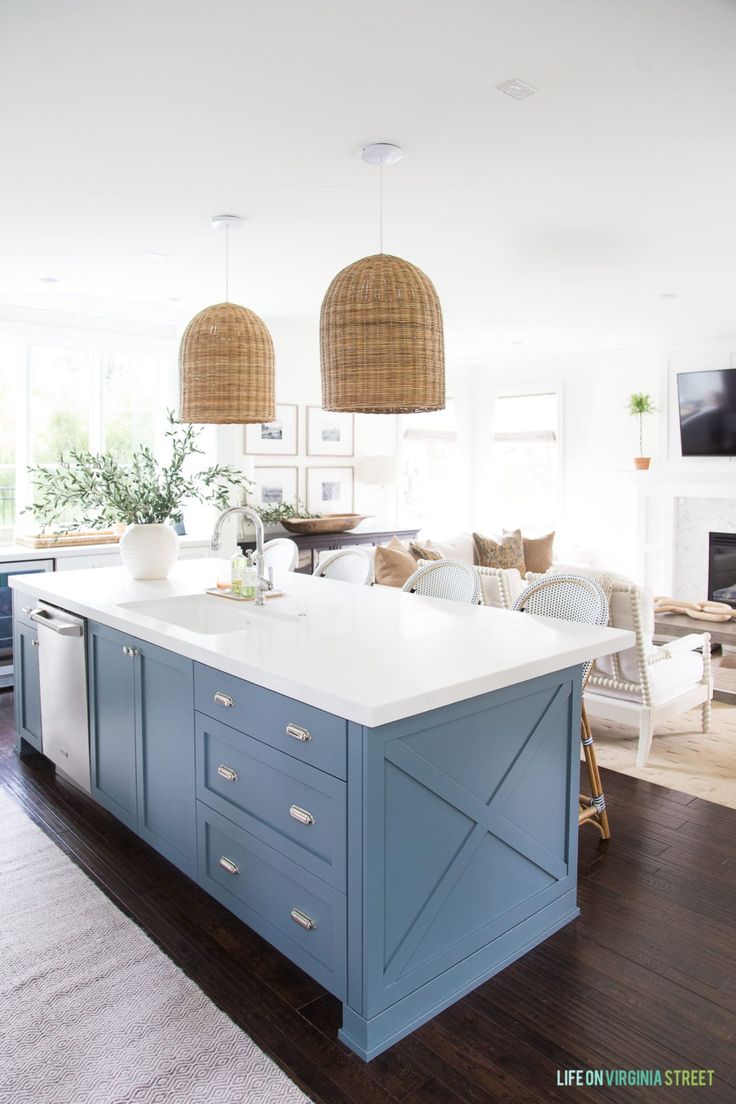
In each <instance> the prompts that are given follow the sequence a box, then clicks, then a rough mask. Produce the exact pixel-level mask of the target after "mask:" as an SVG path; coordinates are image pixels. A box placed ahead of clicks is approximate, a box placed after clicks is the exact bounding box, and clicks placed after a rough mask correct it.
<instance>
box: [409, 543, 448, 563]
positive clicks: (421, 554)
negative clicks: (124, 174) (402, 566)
mask: <svg viewBox="0 0 736 1104" xmlns="http://www.w3.org/2000/svg"><path fill="white" fill-rule="evenodd" d="M409 551H410V552H411V554H412V556H413V557H414V559H415V560H444V558H445V557H444V556H443V555H442V553H441V552H437V551H436V550H435V549H434V548H427V546H426V545H425V544H417V542H416V541H410V543H409Z"/></svg>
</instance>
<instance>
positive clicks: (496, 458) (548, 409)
mask: <svg viewBox="0 0 736 1104" xmlns="http://www.w3.org/2000/svg"><path fill="white" fill-rule="evenodd" d="M492 448H493V454H492V467H491V485H492V490H491V493H492V496H493V500H494V501H493V512H494V515H495V517H496V518H497V519H498V522H499V523H500V524H502V525H504V526H505V527H507V528H514V529H516V528H519V527H521V528H526V529H540V528H545V529H546V528H548V527H549V528H554V526H555V525H556V524H557V520H558V519H557V510H558V503H559V493H560V458H561V454H560V395H559V393H558V390H557V389H554V390H553V389H550V390H549V391H548V390H546V389H545V390H544V391H543V392H542V391H540V392H538V393H534V394H532V393H529V394H515V395H510V394H505V395H503V394H502V395H498V396H497V397H496V401H495V405H494V413H493V446H492Z"/></svg>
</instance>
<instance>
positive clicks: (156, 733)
mask: <svg viewBox="0 0 736 1104" xmlns="http://www.w3.org/2000/svg"><path fill="white" fill-rule="evenodd" d="M135 649H136V651H137V652H138V655H137V657H136V661H135V664H134V666H135V668H136V679H137V682H136V765H137V770H136V778H137V788H138V834H139V835H140V836H141V837H142V838H143V839H144V840H145V841H146V842H147V843H150V845H151V846H152V847H155V848H156V850H157V851H160V852H161V854H162V855H165V856H166V858H167V859H169V860H170V862H173V863H174V864H175V865H176V866H178V867H179V869H180V870H183V871H184V873H185V874H188V875H190V877H192V878H193V877H195V875H196V868H197V828H196V816H195V796H194V664H193V663H192V661H191V660H190V659H185V658H184V657H183V656H180V655H175V654H174V653H173V652H169V651H166V650H165V649H164V648H157V647H155V646H154V645H153V644H147V643H146V642H145V641H143V640H137V641H136V642H135Z"/></svg>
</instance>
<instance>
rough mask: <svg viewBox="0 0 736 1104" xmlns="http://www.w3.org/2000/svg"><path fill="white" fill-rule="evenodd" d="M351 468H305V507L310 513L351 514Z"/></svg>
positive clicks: (352, 473)
mask: <svg viewBox="0 0 736 1104" xmlns="http://www.w3.org/2000/svg"><path fill="white" fill-rule="evenodd" d="M353 475H354V472H353V469H352V468H348V467H344V468H343V467H340V468H307V509H308V510H309V512H310V513H311V514H352V512H353Z"/></svg>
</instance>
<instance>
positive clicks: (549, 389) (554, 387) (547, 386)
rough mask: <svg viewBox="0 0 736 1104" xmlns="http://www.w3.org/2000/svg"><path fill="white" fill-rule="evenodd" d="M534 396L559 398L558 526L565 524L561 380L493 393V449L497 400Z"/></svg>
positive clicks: (502, 388)
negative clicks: (563, 516) (563, 514)
mask: <svg viewBox="0 0 736 1104" xmlns="http://www.w3.org/2000/svg"><path fill="white" fill-rule="evenodd" d="M532 395H556V396H557V425H556V428H555V433H556V436H557V513H558V515H559V516H558V520H557V525H558V527H560V526H561V525H562V524H563V518H562V513H563V508H564V502H565V436H564V424H565V387H564V384H563V383H562V382H561V381H560V380H555V381H551V382H548V383H543V382H540V383H520V384H517V385H516V386H515V387H496V388H494V389H493V391H492V393H491V448H492V447H493V440H494V433H493V423H494V420H495V417H496V399H513V398H516V397H517V396H518V397H519V398H524V397H529V396H532Z"/></svg>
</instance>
